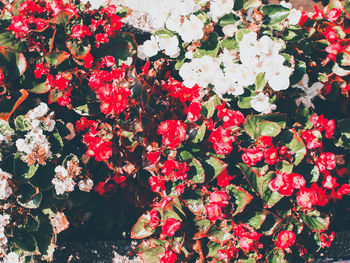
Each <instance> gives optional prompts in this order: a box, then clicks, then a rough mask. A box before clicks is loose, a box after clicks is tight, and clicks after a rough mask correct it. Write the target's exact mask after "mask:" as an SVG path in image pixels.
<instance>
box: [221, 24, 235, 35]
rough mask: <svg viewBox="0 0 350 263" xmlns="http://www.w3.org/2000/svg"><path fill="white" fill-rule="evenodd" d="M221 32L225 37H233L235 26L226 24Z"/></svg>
mask: <svg viewBox="0 0 350 263" xmlns="http://www.w3.org/2000/svg"><path fill="white" fill-rule="evenodd" d="M222 32H223V33H224V34H225V36H226V37H233V36H234V35H235V34H236V32H237V26H235V25H233V24H230V25H226V26H224V27H223V28H222Z"/></svg>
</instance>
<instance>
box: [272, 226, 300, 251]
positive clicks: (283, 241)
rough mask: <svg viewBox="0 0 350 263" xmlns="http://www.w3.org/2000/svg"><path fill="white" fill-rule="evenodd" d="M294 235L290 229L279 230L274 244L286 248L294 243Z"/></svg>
mask: <svg viewBox="0 0 350 263" xmlns="http://www.w3.org/2000/svg"><path fill="white" fill-rule="evenodd" d="M295 239H296V236H295V234H294V232H292V231H286V230H283V231H281V232H279V234H278V237H277V241H276V242H275V245H276V246H277V247H280V248H288V247H291V246H293V245H294V243H295Z"/></svg>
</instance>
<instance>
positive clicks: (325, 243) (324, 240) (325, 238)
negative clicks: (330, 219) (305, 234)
mask: <svg viewBox="0 0 350 263" xmlns="http://www.w3.org/2000/svg"><path fill="white" fill-rule="evenodd" d="M334 237H335V235H334V232H332V234H330V235H327V234H326V233H322V234H321V235H320V240H321V248H325V247H330V246H331V243H332V242H333V240H334Z"/></svg>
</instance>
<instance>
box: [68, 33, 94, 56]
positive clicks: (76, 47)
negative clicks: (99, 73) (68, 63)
mask: <svg viewBox="0 0 350 263" xmlns="http://www.w3.org/2000/svg"><path fill="white" fill-rule="evenodd" d="M66 47H67V48H68V50H69V52H70V53H71V54H72V55H73V56H74V57H76V58H77V59H84V58H85V57H86V55H87V54H89V53H90V51H91V45H90V43H89V41H88V39H87V38H84V39H83V42H81V41H80V39H79V40H78V39H74V38H70V39H68V40H67V41H66Z"/></svg>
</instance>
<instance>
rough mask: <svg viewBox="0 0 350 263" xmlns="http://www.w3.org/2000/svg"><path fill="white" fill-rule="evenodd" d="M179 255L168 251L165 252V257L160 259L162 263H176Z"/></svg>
mask: <svg viewBox="0 0 350 263" xmlns="http://www.w3.org/2000/svg"><path fill="white" fill-rule="evenodd" d="M176 259H177V255H176V254H175V253H174V252H173V251H172V250H168V251H166V252H165V254H164V256H163V257H161V258H160V263H175V262H176Z"/></svg>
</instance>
